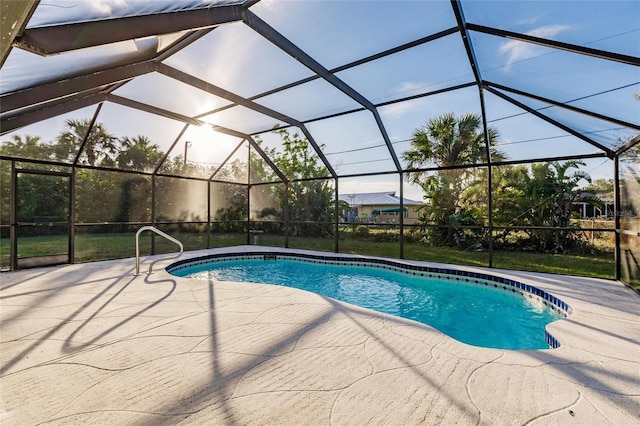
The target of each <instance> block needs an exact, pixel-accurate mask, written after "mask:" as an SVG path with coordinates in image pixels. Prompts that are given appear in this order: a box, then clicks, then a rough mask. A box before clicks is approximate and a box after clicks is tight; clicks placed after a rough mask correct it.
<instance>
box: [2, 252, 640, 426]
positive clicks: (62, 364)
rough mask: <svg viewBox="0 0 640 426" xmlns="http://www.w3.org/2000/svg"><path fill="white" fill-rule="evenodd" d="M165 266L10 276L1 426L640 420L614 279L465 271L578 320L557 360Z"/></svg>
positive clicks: (633, 334) (622, 294) (634, 327)
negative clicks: (527, 290)
mask: <svg viewBox="0 0 640 426" xmlns="http://www.w3.org/2000/svg"><path fill="white" fill-rule="evenodd" d="M256 249H258V250H261V251H264V250H269V248H267V247H255V246H243V247H234V248H229V249H224V250H220V249H218V250H215V249H213V250H202V251H197V252H188V253H185V254H184V255H183V257H182V258H189V257H196V256H202V255H205V254H210V253H216V252H223V251H224V252H229V251H236V252H248V251H252V250H256ZM274 250H277V251H284V249H274ZM293 252H295V250H293ZM155 258H156V257H151V258H145V259H144V262H143V263H142V269H143V272H145V273H143V274H141V275H138V276H136V275H135V259H124V260H116V261H106V262H96V263H87V264H78V265H66V266H62V267H51V268H39V269H32V270H25V271H18V272H11V273H3V274H2V275H0V280H1V286H0V288H1V291H0V319H1V321H2V322H1V327H0V345H1V347H0V363H1V364H0V424H2V425H3V426H8V425H20V426H24V425H37V424H48V425H49V424H52V425H70V424H89V425H101V424H109V425H111V424H114V425H115V424H117V425H125V424H135V425H163V424H172V425H173V424H184V425H191V424H194V425H213V424H215V425H221V424H226V425H252V424H255V425H265V424H279V425H325V424H340V425H342V424H344V425H369V424H379V425H413V424H456V425H466V424H470V425H471V424H473V425H477V424H483V425H484V424H486V425H502V424H504V425H507V424H508V425H511V424H514V425H520V424H534V425H535V424H539V425H543V424H544V425H549V424H557V425H569V424H571V425H607V424H611V425H634V424H635V425H638V424H640V296H638V295H637V294H636V293H634V292H633V291H631V290H630V289H628V288H626V287H624V286H623V285H621V284H620V283H617V282H613V281H607V280H601V279H592V278H580V277H569V276H562V275H550V274H537V273H527V272H516V271H503V270H496V269H491V270H487V269H485V268H471V267H470V268H466V267H465V268H464V269H468V270H475V271H485V272H487V271H488V272H489V273H491V274H493V275H499V276H509V277H511V278H513V279H516V280H519V281H522V282H525V283H529V284H532V285H535V286H537V287H538V288H541V289H543V290H545V291H547V292H549V293H552V294H553V295H555V296H557V297H559V298H560V299H562V300H564V301H565V302H567V303H568V304H569V305H570V306H571V307H572V309H573V314H572V315H570V316H569V317H568V318H567V319H564V320H561V321H558V322H555V323H553V324H551V325H550V326H549V331H550V332H551V333H552V334H553V335H554V336H555V337H556V338H557V339H558V340H559V341H560V343H561V345H562V346H561V347H560V348H558V349H553V350H539V351H509V350H498V349H487V348H479V347H474V346H469V345H466V344H463V343H460V342H458V341H456V340H453V339H451V338H449V337H447V336H446V335H444V334H442V333H440V332H438V331H436V330H434V329H433V328H431V327H428V326H425V325H422V324H419V323H415V322H413V321H409V320H404V319H401V318H397V317H392V316H389V315H385V314H380V313H377V312H374V311H370V310H367V309H363V308H359V307H356V306H353V305H349V304H346V303H342V302H338V301H335V300H332V299H328V298H326V297H322V296H319V295H316V294H313V293H308V292H304V291H301V290H296V289H292V288H287V287H278V286H271V285H262V284H260V285H259V284H245V283H226V282H209V281H195V280H188V279H183V278H178V277H175V276H172V275H170V274H168V273H167V272H166V271H164V269H163V268H164V267H165V266H167V265H168V264H170V263H171V261H160V262H158V264H156V266H155V267H154V272H153V273H152V274H150V275H148V274H146V270H147V268H148V264H149V262H150V261H151V260H153V259H155ZM182 258H181V259H182ZM408 263H418V262H408ZM420 263H425V262H420ZM430 265H432V264H430ZM446 267H448V268H452V266H451V265H446Z"/></svg>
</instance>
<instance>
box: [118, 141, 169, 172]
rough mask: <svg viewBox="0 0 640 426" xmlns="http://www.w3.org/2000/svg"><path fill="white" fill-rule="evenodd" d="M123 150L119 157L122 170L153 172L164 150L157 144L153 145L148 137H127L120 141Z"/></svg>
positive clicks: (119, 165)
mask: <svg viewBox="0 0 640 426" xmlns="http://www.w3.org/2000/svg"><path fill="white" fill-rule="evenodd" d="M120 145H121V150H120V152H119V153H118V156H117V164H118V168H120V169H129V170H142V171H145V170H152V169H153V168H154V166H155V165H157V164H158V161H160V159H161V158H162V156H163V152H162V150H160V147H159V146H158V145H156V144H153V143H151V140H149V138H148V137H146V136H135V137H133V138H129V137H127V136H125V137H124V138H122V139H120Z"/></svg>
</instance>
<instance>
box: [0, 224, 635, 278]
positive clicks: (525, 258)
mask: <svg viewBox="0 0 640 426" xmlns="http://www.w3.org/2000/svg"><path fill="white" fill-rule="evenodd" d="M172 236H174V237H175V238H177V239H178V240H180V241H182V243H183V244H184V247H185V250H197V249H204V248H206V246H207V238H206V234H196V233H174V234H172ZM250 240H251V242H252V241H253V238H251V239H250ZM246 243H247V237H246V235H245V234H212V236H211V246H212V247H228V246H235V245H242V244H246ZM66 244H67V240H66V238H65V237H51V236H49V237H32V238H25V239H23V240H20V241H19V247H18V251H19V256H20V257H31V256H42V255H47V254H59V253H66V249H67V248H66ZM258 244H259V245H266V246H273V247H284V237H282V236H273V235H260V236H259V237H258ZM334 244H335V243H334V240H333V238H305V237H291V238H290V239H289V247H291V248H300V249H311V250H320V251H327V252H333V251H334ZM175 251H177V247H176V246H175V245H174V244H172V243H170V242H168V241H166V240H164V239H162V238H157V239H156V252H157V253H168V252H175ZM339 251H340V252H341V253H353V254H368V255H375V256H382V257H390V258H398V257H399V256H400V246H399V244H398V242H397V241H385V242H374V241H370V240H365V239H358V238H354V237H352V236H349V235H347V236H344V235H343V236H342V237H341V239H340V240H339ZM150 253H151V234H150V233H147V234H143V235H141V237H140V254H141V255H148V254H150ZM134 256H135V237H134V235H133V234H130V233H127V234H77V235H76V244H75V261H76V262H77V263H81V262H88V261H95V260H107V259H118V258H127V257H134ZM404 257H405V258H406V259H412V260H426V261H432V262H442V263H452V264H460V265H473V266H487V265H488V262H489V255H488V253H487V252H485V251H463V250H458V249H455V248H450V247H430V246H428V245H425V244H422V243H405V244H404ZM0 258H1V264H2V267H3V268H7V267H8V266H9V260H10V259H9V240H8V239H2V240H0ZM493 266H494V267H496V268H503V269H516V270H523V271H536V272H549V273H557V274H568V275H580V276H589V277H598V278H607V279H613V278H614V272H615V263H614V257H613V254H607V253H604V254H602V253H600V254H597V255H589V256H587V255H561V254H553V255H552V254H544V253H532V252H516V251H495V252H494V255H493ZM634 285H636V286H638V287H640V284H639V283H635V284H634Z"/></svg>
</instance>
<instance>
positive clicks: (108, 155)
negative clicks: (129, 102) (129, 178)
mask: <svg viewBox="0 0 640 426" xmlns="http://www.w3.org/2000/svg"><path fill="white" fill-rule="evenodd" d="M65 124H66V126H67V127H68V129H67V130H65V131H63V132H62V133H61V134H60V136H58V140H57V145H58V146H60V147H64V149H61V152H65V151H68V152H76V151H77V150H78V149H79V148H80V145H81V144H82V141H83V140H84V137H85V135H86V134H87V132H88V131H89V126H90V124H91V120H89V119H84V120H67V121H66V122H65ZM119 147H120V144H119V143H118V139H117V138H116V137H115V136H113V135H111V134H110V133H109V132H107V131H106V129H105V128H104V126H103V125H102V124H101V123H94V125H93V127H91V132H90V133H89V137H88V138H87V142H86V143H85V145H84V150H83V152H82V156H83V157H81V158H84V161H85V162H86V164H88V165H90V166H96V165H102V166H107V167H109V166H114V165H115V161H114V157H115V155H116V154H117V152H118V149H119Z"/></svg>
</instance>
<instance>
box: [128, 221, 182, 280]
mask: <svg viewBox="0 0 640 426" xmlns="http://www.w3.org/2000/svg"><path fill="white" fill-rule="evenodd" d="M144 231H151V232H154V233H156V234H158V235H160V236H161V237H164V238H166V239H167V240H169V241H171V242H172V243H175V244H177V245H178V246H179V247H180V253H178V254H177V255H176V256H170V257H161V258H160V259H156V260H154V261H153V262H151V264H150V265H149V273H151V270H152V269H153V265H154V264H155V263H156V262H158V261H159V260H168V259H177V258H179V257H180V256H182V252H184V246H183V245H182V243H181V242H180V241H178V240H177V239H175V238H173V237H172V236H171V235H169V234H167V233H164V232H162V231H161V230H159V229H158V228H156V227H154V226H150V225H147V226H143V227H141V228H140V229H138V231H137V232H136V275H140V243H139V236H140V234H141V233H142V232H144Z"/></svg>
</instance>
